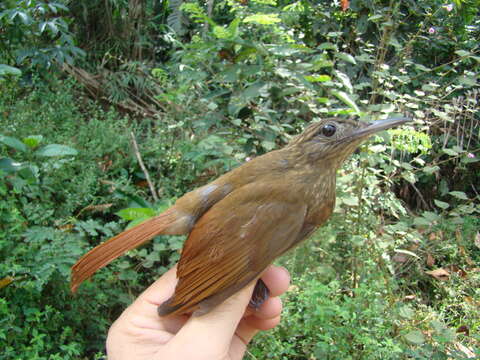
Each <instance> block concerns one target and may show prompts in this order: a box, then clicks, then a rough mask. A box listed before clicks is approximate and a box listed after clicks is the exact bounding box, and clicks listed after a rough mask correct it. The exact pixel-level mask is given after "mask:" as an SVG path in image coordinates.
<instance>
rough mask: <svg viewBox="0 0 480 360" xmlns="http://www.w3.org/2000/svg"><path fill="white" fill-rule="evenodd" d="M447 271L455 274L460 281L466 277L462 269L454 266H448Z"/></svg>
mask: <svg viewBox="0 0 480 360" xmlns="http://www.w3.org/2000/svg"><path fill="white" fill-rule="evenodd" d="M447 269H448V271H450V273H455V274H457V275H458V276H460V277H461V278H462V279H464V278H466V277H467V273H466V272H465V270H463V269H462V268H460V267H458V266H457V265H455V264H454V265H450V266H449V267H448V268H447Z"/></svg>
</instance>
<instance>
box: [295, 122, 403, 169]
mask: <svg viewBox="0 0 480 360" xmlns="http://www.w3.org/2000/svg"><path fill="white" fill-rule="evenodd" d="M409 121H411V119H408V118H405V117H392V118H388V119H385V120H379V121H375V122H372V123H367V122H363V121H359V120H357V119H351V118H328V119H323V120H322V121H319V122H315V123H312V124H310V125H309V126H308V127H307V128H306V129H305V130H304V131H303V132H302V133H301V134H300V135H298V136H297V137H295V138H294V139H293V140H292V141H291V142H290V143H289V144H288V147H292V146H293V147H297V148H298V150H299V153H301V154H302V155H303V156H306V159H307V161H309V162H312V163H315V162H317V161H319V160H320V161H321V160H327V161H329V162H331V163H332V164H333V165H334V166H335V167H336V168H338V167H339V166H340V165H341V164H342V163H343V161H345V159H346V158H347V157H348V156H349V155H350V154H352V153H353V152H354V151H355V149H356V148H357V147H358V146H359V145H360V144H361V143H362V142H363V141H365V140H366V139H368V138H369V137H370V136H371V135H373V134H375V133H378V132H380V131H382V130H387V129H390V128H393V127H396V126H399V125H402V124H405V123H407V122H409Z"/></svg>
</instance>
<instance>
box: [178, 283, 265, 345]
mask: <svg viewBox="0 0 480 360" xmlns="http://www.w3.org/2000/svg"><path fill="white" fill-rule="evenodd" d="M255 283H256V281H253V282H251V283H250V284H249V285H248V286H247V287H245V288H243V289H242V290H240V291H239V292H237V293H236V294H234V295H233V296H231V297H230V298H228V299H227V300H225V301H224V302H223V303H221V304H220V305H218V306H216V307H215V308H214V309H212V310H211V311H210V312H208V313H206V314H204V315H201V316H192V317H191V318H190V319H189V320H188V321H187V323H186V324H185V326H184V327H183V328H182V329H181V330H180V331H179V333H178V334H177V336H176V337H175V338H174V339H173V340H172V342H175V343H176V345H178V346H181V344H182V343H183V344H184V343H185V342H188V343H189V344H190V346H192V347H193V348H195V349H197V351H200V352H201V353H206V354H207V353H211V352H212V351H218V352H220V353H221V352H223V354H225V353H226V351H228V349H229V347H230V344H231V342H232V337H233V335H234V333H235V330H236V329H237V326H238V324H239V322H240V319H241V318H242V316H243V314H244V312H245V309H246V308H247V306H248V302H249V301H250V298H251V296H252V292H253V288H254V285H255ZM172 345H174V344H172Z"/></svg>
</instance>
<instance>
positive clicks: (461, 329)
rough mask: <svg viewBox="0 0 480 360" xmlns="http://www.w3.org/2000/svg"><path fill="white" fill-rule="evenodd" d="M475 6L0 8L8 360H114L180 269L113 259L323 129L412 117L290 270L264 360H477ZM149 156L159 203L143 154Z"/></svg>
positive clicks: (153, 254) (374, 151)
mask: <svg viewBox="0 0 480 360" xmlns="http://www.w3.org/2000/svg"><path fill="white" fill-rule="evenodd" d="M479 5H480V2H479V1H478V0H454V1H452V2H451V3H445V2H441V1H437V0H426V1H416V2H415V1H405V2H403V1H402V2H395V1H385V0H358V1H351V2H350V4H349V8H348V9H345V10H342V8H341V7H340V4H338V3H337V2H319V1H317V2H309V1H299V2H295V1H275V0H250V1H244V0H241V1H235V0H226V1H223V0H222V1H217V2H214V1H212V0H210V1H208V2H206V3H203V2H182V1H180V0H171V1H140V0H129V1H122V0H112V1H97V0H93V1H88V2H85V1H83V2H81V1H71V0H59V1H57V2H50V1H48V2H47V1H35V0H23V1H13V0H7V1H2V2H1V3H0V89H1V90H0V195H1V197H0V324H1V327H0V348H1V349H2V352H1V353H0V359H100V358H103V357H104V341H105V336H106V333H107V329H108V327H109V325H110V324H111V323H112V322H113V321H114V320H115V319H116V317H118V315H119V314H120V313H121V311H122V310H123V309H124V308H125V307H126V306H127V305H128V304H129V303H130V302H131V301H132V300H133V299H134V298H135V296H137V295H138V294H139V293H140V292H141V291H142V289H144V288H145V287H146V286H148V285H149V284H150V283H151V282H152V281H153V279H155V278H157V277H158V276H160V275H161V274H162V273H163V272H164V271H165V270H166V269H168V268H169V267H171V266H172V265H173V264H174V263H175V262H176V261H177V260H178V258H179V253H178V250H179V249H180V248H181V246H182V242H183V239H182V238H180V237H169V236H164V237H157V238H155V239H154V240H153V241H152V242H151V243H149V244H148V245H146V246H143V247H141V248H140V249H136V250H134V251H131V252H129V253H128V254H127V255H126V256H124V257H122V258H121V259H119V260H117V261H115V262H114V263H112V264H111V265H109V266H108V268H106V269H104V270H102V271H100V272H99V273H98V274H97V275H96V276H95V277H94V279H93V280H92V281H90V282H87V283H86V284H84V285H82V287H81V288H80V290H79V294H78V296H72V295H71V294H70V292H69V288H68V284H69V275H70V266H71V265H72V264H73V263H74V262H75V261H76V260H77V259H78V257H79V256H80V255H81V254H83V253H84V252H86V251H87V250H88V249H90V248H92V247H93V246H95V245H96V244H98V243H100V242H101V241H104V240H106V239H107V238H109V237H110V236H112V235H113V234H116V233H118V232H120V231H121V230H122V229H124V228H125V226H126V225H127V222H128V221H130V222H136V221H140V220H142V219H144V218H145V217H149V216H152V215H154V214H156V213H158V212H160V211H162V210H163V209H165V208H166V207H167V206H168V205H169V204H171V203H172V202H173V201H174V200H175V198H176V197H178V196H180V195H181V194H183V193H185V192H187V191H189V190H191V189H193V188H195V187H197V186H200V185H202V184H205V183H206V182H208V181H210V180H211V179H213V178H215V177H216V176H218V175H220V174H222V173H224V172H225V171H228V170H229V169H231V168H233V167H235V166H237V165H239V164H241V163H242V162H244V161H245V160H246V159H247V158H249V157H254V156H258V155H261V154H263V153H265V152H267V151H270V150H272V149H275V148H278V147H280V146H282V145H284V144H285V143H286V142H288V140H289V139H290V137H291V136H292V135H294V134H296V133H298V131H300V130H301V129H302V128H303V127H304V126H305V124H306V123H308V122H310V121H316V120H318V119H320V118H322V117H325V116H358V117H361V118H364V119H371V118H382V117H385V116H388V115H389V114H397V113H403V114H409V115H410V116H412V117H413V118H415V120H416V121H415V124H414V125H412V126H407V127H404V128H402V129H396V130H392V131H389V132H388V134H381V136H377V137H375V138H374V139H372V141H370V142H369V143H368V144H366V145H364V146H363V147H362V149H361V151H360V152H358V153H356V154H355V155H353V156H352V158H351V159H350V160H349V161H348V162H347V163H346V164H345V166H344V167H343V168H342V169H341V170H340V173H341V174H340V175H341V176H339V178H338V185H337V207H336V210H335V213H334V215H333V216H332V218H331V219H330V221H329V223H328V224H327V225H326V226H324V227H323V228H321V229H320V230H319V231H318V232H317V233H316V234H315V236H314V237H313V238H312V239H310V240H309V241H307V242H306V243H305V244H303V245H302V246H300V247H299V248H298V249H296V250H294V251H293V252H292V253H290V254H289V255H287V256H285V257H284V258H283V259H280V260H279V263H281V264H283V265H285V266H287V268H288V269H289V270H290V271H291V273H292V276H293V281H292V288H291V290H290V291H289V293H288V294H287V295H286V296H285V298H284V304H285V311H284V315H283V320H282V323H281V325H280V326H279V327H277V328H276V329H275V330H272V331H270V332H266V333H263V334H261V335H260V336H258V337H257V338H256V340H255V341H254V344H253V345H252V346H251V347H250V349H249V353H248V354H247V356H246V358H247V359H469V358H475V357H477V358H478V357H479V356H480V335H479V329H480V310H479V309H480V290H479V289H480V268H479V265H478V264H479V263H480V219H479V212H480V177H479V176H478V173H479V171H480V165H479V164H480V162H479V161H478V160H479V157H480V139H479V137H480V126H479V125H480V112H479V105H478V104H479V101H480V89H479V74H480V71H479V66H480V65H479V64H480V53H479V52H480V48H479V43H478V39H479V38H480V17H479V13H478V8H479ZM131 134H133V136H134V137H135V138H136V140H137V142H138V144H139V146H140V153H141V155H142V157H143V160H144V162H145V165H146V167H147V169H148V171H149V173H150V175H151V177H152V178H153V182H154V187H155V192H156V193H158V197H159V198H160V199H161V200H160V201H158V202H155V201H154V197H153V195H152V193H151V191H150V190H149V188H148V186H147V183H146V179H145V174H144V173H143V171H142V170H141V168H140V166H139V165H138V163H137V159H136V157H135V155H134V154H133V151H132V147H131V136H132V135H131Z"/></svg>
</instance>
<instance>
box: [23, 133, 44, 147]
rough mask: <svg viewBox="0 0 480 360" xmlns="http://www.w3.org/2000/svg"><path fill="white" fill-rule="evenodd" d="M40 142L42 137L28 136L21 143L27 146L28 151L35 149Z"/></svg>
mask: <svg viewBox="0 0 480 360" xmlns="http://www.w3.org/2000/svg"><path fill="white" fill-rule="evenodd" d="M42 140H43V136H42V135H30V136H27V137H26V138H23V139H22V141H23V143H24V144H25V145H27V146H28V147H29V148H30V149H33V148H36V147H37V146H38V145H40V143H41V142H42Z"/></svg>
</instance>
